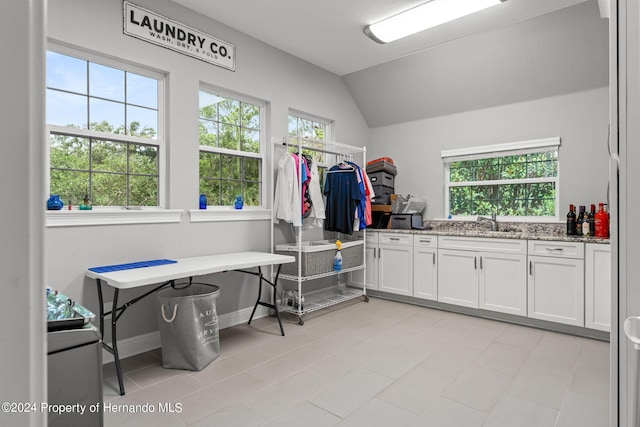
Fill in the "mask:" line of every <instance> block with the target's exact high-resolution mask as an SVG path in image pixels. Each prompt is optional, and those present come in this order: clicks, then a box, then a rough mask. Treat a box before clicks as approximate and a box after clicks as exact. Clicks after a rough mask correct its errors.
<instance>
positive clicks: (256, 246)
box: [43, 0, 368, 339]
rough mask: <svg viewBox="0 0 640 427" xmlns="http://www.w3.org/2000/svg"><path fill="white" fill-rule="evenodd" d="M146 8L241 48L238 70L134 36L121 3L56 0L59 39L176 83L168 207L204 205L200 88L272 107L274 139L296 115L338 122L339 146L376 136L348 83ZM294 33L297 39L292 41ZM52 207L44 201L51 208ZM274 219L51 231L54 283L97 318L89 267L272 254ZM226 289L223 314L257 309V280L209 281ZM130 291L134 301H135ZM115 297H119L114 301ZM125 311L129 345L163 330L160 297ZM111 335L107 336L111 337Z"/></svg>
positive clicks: (210, 24)
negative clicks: (252, 252) (159, 324)
mask: <svg viewBox="0 0 640 427" xmlns="http://www.w3.org/2000/svg"><path fill="white" fill-rule="evenodd" d="M135 3H136V4H137V5H139V6H141V7H144V8H147V9H149V10H152V11H154V12H156V13H158V14H161V15H164V16H167V17H169V18H171V19H173V20H175V21H178V22H180V23H183V24H186V25H188V26H190V27H193V28H197V29H198V30H200V31H203V32H205V33H208V34H211V35H213V36H216V37H218V38H221V39H223V40H226V41H228V42H230V43H234V44H235V45H236V55H237V63H236V71H235V72H231V71H228V70H225V69H222V68H219V67H215V66H213V65H210V64H207V63H205V62H202V61H199V60H196V59H193V58H190V57H187V56H184V55H181V54H179V53H176V52H173V51H170V50H166V49H163V48H161V47H158V46H155V45H152V44H149V43H146V42H144V41H141V40H138V39H135V38H132V37H129V36H126V35H124V34H123V31H122V19H123V17H122V1H121V0H56V1H53V2H50V3H49V14H48V18H49V19H48V25H49V29H48V36H49V38H50V40H53V41H56V42H63V43H66V44H69V45H72V46H77V47H80V48H84V49H89V50H91V51H93V52H97V53H101V54H105V55H108V56H111V57H115V58H123V59H125V60H127V61H131V62H134V63H136V64H140V65H144V66H148V67H152V68H154V69H157V70H161V71H163V72H166V73H167V75H168V79H169V90H168V100H169V101H168V102H169V103H168V108H169V134H168V136H169V144H170V149H169V176H170V186H169V206H168V207H170V208H172V209H196V208H197V206H198V201H197V199H198V87H199V83H200V82H206V83H209V84H212V85H216V86H218V87H220V88H223V89H226V90H229V91H233V92H237V93H240V94H243V95H248V96H252V97H255V98H258V99H262V100H264V101H266V102H267V103H268V110H269V113H268V115H267V116H268V117H267V129H268V137H269V139H270V138H271V136H284V135H286V134H287V115H288V110H289V108H294V109H296V110H300V111H304V112H307V113H310V114H315V115H318V116H320V117H325V118H329V119H332V120H334V121H335V126H334V130H335V133H334V139H336V140H338V141H340V142H344V143H349V144H354V145H364V144H365V143H366V142H367V137H368V129H367V127H366V124H365V122H364V120H363V118H362V116H361V114H360V112H359V110H358V109H357V108H356V106H355V103H354V101H353V99H352V98H351V96H350V94H349V92H348V91H347V89H346V87H345V85H344V83H343V81H342V80H341V79H340V78H339V77H338V76H336V75H334V74H331V73H329V72H327V71H324V70H322V69H319V68H317V67H315V66H312V65H310V64H308V63H306V62H304V61H301V60H299V59H297V58H294V57H292V56H290V55H287V54H285V53H283V52H281V51H279V50H276V49H274V48H272V47H270V46H267V45H265V44H263V43H262V42H260V41H257V40H255V39H252V38H250V37H248V36H246V35H244V34H242V33H239V32H237V31H235V30H233V29H230V28H228V27H226V26H224V25H222V24H219V23H216V22H214V21H211V20H209V19H207V18H204V17H202V16H200V15H198V14H195V13H193V12H191V11H190V10H188V9H185V8H182V7H180V6H177V5H176V4H175V3H173V2H171V1H168V0H138V1H136V2H135ZM292 36H294V35H292ZM43 206H44V202H43ZM269 240H270V222H269V221H244V222H226V223H190V222H189V216H188V215H187V214H185V215H183V218H182V222H181V223H179V224H166V225H122V226H95V227H73V228H69V227H67V228H48V229H47V246H46V254H47V256H48V260H49V261H48V267H47V277H48V282H47V284H48V285H50V286H52V287H56V288H58V289H60V290H61V291H62V292H64V293H66V294H68V295H70V296H71V297H72V298H77V299H78V300H79V301H81V302H82V303H84V304H86V305H87V307H88V308H90V309H92V310H96V311H97V309H98V308H97V296H96V289H95V284H94V283H93V282H92V281H90V280H87V279H85V278H84V271H85V270H86V268H87V267H90V266H95V265H104V264H112V263H120V262H127V261H134V260H141V259H153V258H159V257H183V256H194V255H199V254H207V253H221V252H231V251H243V250H259V251H269V250H270V248H269ZM208 280H209V281H213V282H215V283H218V284H221V288H222V289H221V296H220V299H219V305H218V308H219V313H220V314H225V313H232V312H234V311H236V310H239V309H244V308H247V307H252V306H253V303H254V302H255V298H256V296H257V288H256V286H255V283H254V282H255V278H254V277H252V276H251V277H244V276H242V275H240V274H237V273H227V274H225V275H217V277H214V278H208ZM137 293H139V292H136V291H131V292H129V293H128V294H127V295H129V296H131V295H136V294H137ZM106 298H107V300H109V299H110V298H111V297H110V294H108V295H107V296H106ZM139 304H140V305H139V306H134V307H132V308H131V309H130V312H127V313H125V315H124V316H123V317H122V319H121V322H122V323H121V324H119V325H121V327H119V331H121V332H120V335H119V337H118V338H119V339H120V338H127V337H133V336H137V335H141V334H145V333H148V332H153V331H155V330H157V320H156V313H155V312H154V310H153V308H154V304H155V300H154V298H149V299H148V300H143V302H140V303H139ZM108 336H109V335H108V334H107V337H108Z"/></svg>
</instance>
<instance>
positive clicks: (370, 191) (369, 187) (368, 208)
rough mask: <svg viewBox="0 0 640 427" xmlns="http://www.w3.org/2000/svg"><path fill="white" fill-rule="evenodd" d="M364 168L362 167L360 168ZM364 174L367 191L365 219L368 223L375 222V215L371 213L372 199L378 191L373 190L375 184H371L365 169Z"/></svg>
mask: <svg viewBox="0 0 640 427" xmlns="http://www.w3.org/2000/svg"><path fill="white" fill-rule="evenodd" d="M360 170H362V169H360ZM362 175H363V176H364V189H365V193H366V199H365V211H364V213H365V219H366V222H367V225H371V224H373V216H372V215H371V199H373V198H375V197H376V193H375V192H374V191H373V186H372V185H371V180H370V179H369V175H367V173H366V172H365V171H362Z"/></svg>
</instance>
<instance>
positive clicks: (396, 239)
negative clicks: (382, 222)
mask: <svg viewBox="0 0 640 427" xmlns="http://www.w3.org/2000/svg"><path fill="white" fill-rule="evenodd" d="M378 243H380V244H381V245H382V244H393V245H403V246H412V245H413V235H412V234H401V233H380V235H379V236H378Z"/></svg>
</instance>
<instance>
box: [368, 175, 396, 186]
mask: <svg viewBox="0 0 640 427" xmlns="http://www.w3.org/2000/svg"><path fill="white" fill-rule="evenodd" d="M369 180H370V181H371V185H373V187H374V189H375V186H376V185H384V186H385V187H391V189H392V190H393V188H394V187H395V185H394V180H395V177H394V176H393V175H392V174H390V173H388V172H385V171H379V172H373V173H370V174H369Z"/></svg>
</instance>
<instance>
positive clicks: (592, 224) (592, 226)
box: [587, 203, 596, 236]
mask: <svg viewBox="0 0 640 427" xmlns="http://www.w3.org/2000/svg"><path fill="white" fill-rule="evenodd" d="M587 220H588V221H589V236H595V235H596V205H594V204H593V203H592V204H591V209H590V210H589V214H588V215H587Z"/></svg>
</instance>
